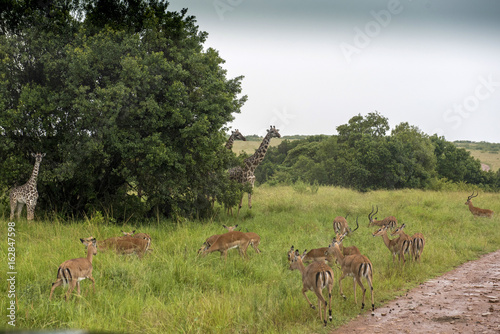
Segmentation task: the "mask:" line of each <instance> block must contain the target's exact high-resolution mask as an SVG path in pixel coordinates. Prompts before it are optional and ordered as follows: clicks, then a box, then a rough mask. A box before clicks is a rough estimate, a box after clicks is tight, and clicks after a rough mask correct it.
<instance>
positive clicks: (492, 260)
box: [332, 251, 500, 334]
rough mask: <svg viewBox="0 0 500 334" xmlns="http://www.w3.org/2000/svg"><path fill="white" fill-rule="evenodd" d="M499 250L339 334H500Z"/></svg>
mask: <svg viewBox="0 0 500 334" xmlns="http://www.w3.org/2000/svg"><path fill="white" fill-rule="evenodd" d="M499 300H500V251H497V252H494V253H490V254H487V255H484V256H482V257H481V258H480V259H478V260H476V261H471V262H467V263H465V264H463V265H461V266H460V267H457V268H455V269H454V270H452V271H450V272H448V273H446V274H445V275H443V276H440V277H438V278H436V279H434V280H430V281H428V282H426V283H424V284H422V285H420V286H419V287H417V288H415V289H413V290H411V291H410V292H408V294H407V295H406V296H404V297H400V298H398V299H396V300H394V301H392V302H390V303H388V304H387V305H385V306H383V307H380V308H376V309H375V312H374V314H373V315H371V314H370V313H365V314H363V315H361V316H359V317H358V318H356V319H355V320H353V321H351V322H350V323H348V324H346V325H344V326H342V327H340V328H338V329H337V330H335V331H334V332H332V334H339V333H343V334H345V333H383V334H390V333H433V334H436V333H450V334H455V333H484V334H489V333H500V302H499Z"/></svg>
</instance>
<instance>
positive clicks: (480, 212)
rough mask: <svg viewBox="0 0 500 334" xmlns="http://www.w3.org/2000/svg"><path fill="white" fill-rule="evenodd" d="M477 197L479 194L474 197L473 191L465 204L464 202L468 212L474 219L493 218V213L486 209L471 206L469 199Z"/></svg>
mask: <svg viewBox="0 0 500 334" xmlns="http://www.w3.org/2000/svg"><path fill="white" fill-rule="evenodd" d="M478 195H479V193H477V194H476V195H474V191H473V192H472V195H470V196H469V197H467V202H465V205H468V206H469V210H470V212H472V214H473V215H474V217H488V218H491V217H493V211H491V210H488V209H480V208H476V207H475V206H474V205H472V202H471V199H473V198H474V197H477V196H478Z"/></svg>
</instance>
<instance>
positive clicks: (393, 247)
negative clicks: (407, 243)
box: [372, 225, 399, 263]
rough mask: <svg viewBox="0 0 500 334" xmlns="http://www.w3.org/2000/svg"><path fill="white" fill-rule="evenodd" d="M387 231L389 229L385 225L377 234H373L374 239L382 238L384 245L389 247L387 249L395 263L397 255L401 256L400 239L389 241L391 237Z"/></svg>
mask: <svg viewBox="0 0 500 334" xmlns="http://www.w3.org/2000/svg"><path fill="white" fill-rule="evenodd" d="M387 229H388V227H387V226H385V225H384V226H382V227H381V228H379V229H378V230H376V231H375V232H373V234H372V235H373V236H374V237H377V236H382V239H383V240H384V244H385V245H386V246H387V248H388V249H389V251H390V252H391V254H392V263H394V261H395V260H396V254H399V237H397V238H394V239H389V237H388V236H387Z"/></svg>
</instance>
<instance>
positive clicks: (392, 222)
mask: <svg viewBox="0 0 500 334" xmlns="http://www.w3.org/2000/svg"><path fill="white" fill-rule="evenodd" d="M373 210H374V208H373V205H372V211H371V212H370V213H369V214H368V220H369V221H370V222H369V223H368V227H370V226H379V227H382V226H387V227H388V228H390V229H393V228H395V227H396V226H398V220H397V219H396V217H394V216H389V217H385V218H384V219H382V220H376V219H377V217H375V219H373V216H375V215H376V214H377V212H378V205H377V211H375V212H373Z"/></svg>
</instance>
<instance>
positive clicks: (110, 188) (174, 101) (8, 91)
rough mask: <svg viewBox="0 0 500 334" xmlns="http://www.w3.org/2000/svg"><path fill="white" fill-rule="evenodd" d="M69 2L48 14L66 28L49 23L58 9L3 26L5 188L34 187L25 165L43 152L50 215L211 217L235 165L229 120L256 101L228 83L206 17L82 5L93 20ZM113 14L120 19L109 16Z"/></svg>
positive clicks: (144, 5) (151, 7)
mask: <svg viewBox="0 0 500 334" xmlns="http://www.w3.org/2000/svg"><path fill="white" fill-rule="evenodd" d="M63 3H64V2H63V1H52V2H50V3H49V5H50V6H49V7H50V10H49V11H48V12H49V13H50V15H56V14H57V15H59V16H60V17H63V18H64V19H61V20H60V21H61V22H64V23H65V25H61V24H59V23H57V22H56V23H54V22H51V21H50V20H49V18H47V19H46V20H42V21H41V22H42V24H38V23H37V22H38V21H37V20H36V19H35V18H37V17H39V16H43V15H46V13H47V11H45V12H44V11H40V12H34V13H33V14H30V15H32V19H31V20H27V22H32V23H33V24H32V25H28V24H26V25H23V24H17V25H15V24H12V23H9V24H7V23H5V24H4V21H2V29H5V30H7V31H9V33H8V34H6V35H4V36H3V37H2V39H1V43H0V59H3V60H4V61H3V62H2V63H1V65H0V76H2V77H3V78H9V80H7V82H2V84H1V85H2V88H4V89H5V90H2V93H0V105H1V106H2V107H5V109H4V110H5V111H4V112H2V113H1V114H0V124H1V129H0V131H1V132H0V135H1V136H2V141H4V140H5V142H6V143H8V145H6V146H2V147H1V148H0V157H1V158H2V159H1V161H0V167H1V168H0V179H1V181H0V182H1V183H2V185H4V186H12V185H13V184H14V183H16V182H19V180H22V179H23V176H24V175H26V173H29V171H23V172H22V173H21V172H20V171H19V166H25V165H28V164H31V162H30V160H29V158H28V157H29V153H31V152H34V151H41V152H46V153H47V157H46V158H45V159H44V165H42V168H41V173H40V181H39V189H40V199H39V201H40V204H42V205H41V206H42V207H45V208H46V209H56V210H58V211H60V210H61V209H63V210H64V211H67V212H70V213H71V214H75V213H80V212H82V211H89V210H93V209H97V210H111V209H113V210H114V212H115V213H114V214H115V215H124V212H125V210H126V208H127V207H131V206H132V207H134V208H136V209H137V210H143V211H145V212H146V211H150V210H152V209H153V208H154V209H156V212H161V213H163V214H166V215H170V214H172V213H182V214H199V213H200V212H201V211H204V209H205V208H206V207H207V206H209V205H210V203H209V202H208V197H209V196H208V194H207V193H206V192H207V189H209V188H210V186H209V185H211V184H213V183H214V182H213V179H212V178H211V177H208V175H217V176H218V177H219V176H220V177H222V176H221V175H223V174H222V173H220V171H223V170H225V169H226V168H227V167H228V164H229V161H230V160H231V157H230V156H231V153H230V152H228V151H227V150H225V149H224V147H223V142H224V140H225V136H224V134H225V130H226V128H225V124H227V122H229V121H231V120H232V119H233V115H232V114H233V113H235V112H239V110H240V107H241V106H242V104H243V103H244V101H245V100H246V97H245V96H243V97H238V94H240V93H241V80H242V77H237V78H234V79H228V78H227V77H226V71H225V70H224V69H223V68H222V67H221V66H222V64H223V63H224V60H223V59H222V58H221V57H220V56H219V54H218V52H217V51H216V50H214V49H211V48H208V49H206V50H205V49H204V48H203V44H204V43H205V41H206V38H207V34H206V33H204V32H200V31H198V27H197V26H196V20H195V18H194V17H192V16H187V15H186V13H187V11H186V10H183V11H181V12H180V13H177V12H168V11H166V8H167V5H168V3H167V2H164V1H154V0H153V1H147V2H146V1H133V0H130V1H120V2H118V1H107V0H105V1H87V2H80V3H77V4H76V5H75V6H74V8H75V11H76V12H78V13H79V15H80V17H84V20H82V21H79V20H77V18H76V17H74V16H71V15H70V14H69V12H68V11H67V10H66V9H65V10H59V8H60V7H61V6H62V4H63ZM108 5H109V6H108ZM104 7H105V8H107V10H109V11H111V12H112V16H111V17H112V19H110V20H103V18H102V16H101V12H100V9H102V8H104ZM61 8H64V7H61ZM15 11H16V9H15V8H14V9H12V13H11V14H12V15H10V16H9V15H7V16H8V17H16V16H17V14H16V13H15ZM60 11H62V12H60ZM83 14H84V15H83ZM13 21H15V20H10V21H9V22H13ZM5 22H7V21H5ZM122 23H126V24H122ZM55 26H57V27H55ZM14 28H15V29H14ZM56 28H57V29H56ZM23 170H24V167H23ZM21 174H22V175H21ZM225 182H229V181H228V180H219V181H217V182H216V183H215V184H219V185H220V186H221V187H225V188H227V186H225V185H224V183H225ZM150 212H151V211H150Z"/></svg>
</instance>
